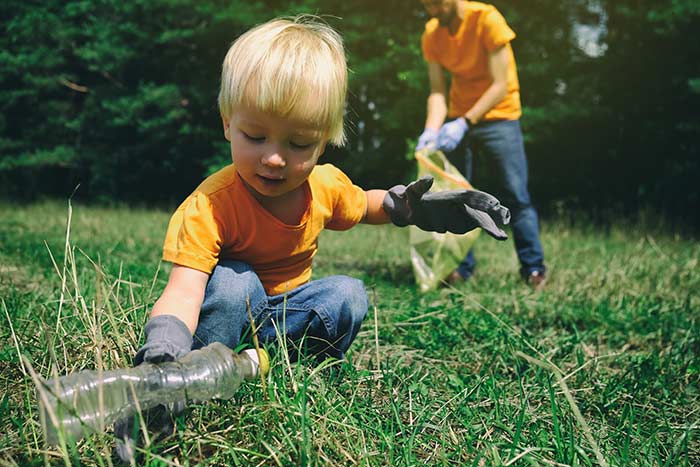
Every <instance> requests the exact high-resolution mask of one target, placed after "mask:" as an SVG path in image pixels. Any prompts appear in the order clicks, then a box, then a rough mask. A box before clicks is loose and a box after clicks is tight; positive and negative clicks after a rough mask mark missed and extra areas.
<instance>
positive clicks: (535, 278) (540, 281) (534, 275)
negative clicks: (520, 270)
mask: <svg viewBox="0 0 700 467" xmlns="http://www.w3.org/2000/svg"><path fill="white" fill-rule="evenodd" d="M525 280H526V281H527V285H529V286H530V287H532V289H533V290H542V289H543V288H544V285H545V284H546V283H547V276H546V275H545V273H544V272H543V271H532V272H531V273H530V275H528V276H527V279H525Z"/></svg>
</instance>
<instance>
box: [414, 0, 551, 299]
mask: <svg viewBox="0 0 700 467" xmlns="http://www.w3.org/2000/svg"><path fill="white" fill-rule="evenodd" d="M421 2H422V4H423V7H424V8H425V10H426V11H427V13H428V15H429V16H430V20H429V21H428V22H427V23H426V25H425V31H424V32H423V37H422V49H423V57H424V59H425V61H426V62H427V64H428V75H429V78H430V95H429V97H428V105H427V107H428V109H427V118H426V122H425V130H424V131H423V133H422V134H421V135H420V137H419V139H418V146H417V149H421V148H423V147H426V146H430V145H432V146H434V147H436V148H437V149H440V150H442V151H444V152H445V154H446V155H447V157H448V158H449V159H450V160H451V161H452V162H453V163H455V165H456V166H457V167H462V168H463V170H464V175H465V176H466V177H467V179H469V180H470V181H471V179H472V160H473V158H474V157H478V158H479V159H480V160H482V162H488V163H491V164H495V165H496V167H497V172H498V174H499V177H498V179H499V182H500V183H499V185H500V186H499V187H498V188H497V189H498V191H497V192H496V193H495V194H496V196H498V197H499V199H500V200H501V201H502V202H503V204H504V205H505V206H508V207H509V208H510V209H511V213H512V220H511V225H512V227H513V237H514V241H515V250H516V252H517V255H518V259H519V261H520V274H521V276H522V277H523V279H524V280H525V281H526V282H527V283H528V284H530V285H531V286H532V287H534V288H536V289H539V288H541V287H543V286H544V283H545V280H546V275H545V274H546V268H545V265H544V253H543V251H542V245H541V243H540V239H539V226H538V219H537V212H536V211H535V208H534V207H533V205H532V203H531V201H530V194H529V192H528V188H527V177H528V174H527V159H526V156H525V148H524V144H523V136H522V130H521V128H520V121H519V118H520V116H521V105H520V86H519V83H518V75H517V69H516V65H515V58H514V55H513V50H512V48H511V45H510V42H511V41H512V40H513V39H514V38H515V33H514V32H513V30H512V29H511V28H510V27H509V26H508V24H507V23H506V21H505V19H504V18H503V16H502V15H501V14H500V13H499V12H498V10H497V9H496V8H495V7H494V6H492V5H487V4H485V3H480V2H471V1H464V0H421ZM445 72H449V73H450V75H451V82H450V86H449V106H448V100H447V98H446V96H447V84H446V79H445ZM475 266H476V260H475V258H474V252H473V251H470V252H469V253H468V254H467V256H466V257H465V258H464V260H463V261H462V263H461V264H460V265H459V267H458V268H457V269H456V270H455V271H454V272H453V273H452V274H451V275H450V276H449V277H448V281H449V282H452V283H454V282H459V281H464V280H467V279H469V278H470V277H471V275H472V274H473V272H474V267H475Z"/></svg>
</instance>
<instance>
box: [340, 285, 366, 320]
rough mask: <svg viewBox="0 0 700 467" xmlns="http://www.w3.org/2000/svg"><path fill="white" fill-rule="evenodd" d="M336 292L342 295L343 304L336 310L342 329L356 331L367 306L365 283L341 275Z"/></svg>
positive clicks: (363, 317)
mask: <svg viewBox="0 0 700 467" xmlns="http://www.w3.org/2000/svg"><path fill="white" fill-rule="evenodd" d="M337 292H338V294H339V295H340V296H342V297H343V304H342V306H341V307H340V310H338V311H339V312H340V314H341V316H339V321H340V325H341V327H342V328H345V329H343V331H347V330H352V331H354V332H357V330H358V329H359V327H360V324H361V323H362V321H363V320H364V319H365V316H367V309H368V308H369V303H368V301H367V291H366V290H365V284H364V283H363V282H362V281H361V280H358V279H353V278H351V277H343V280H342V281H341V282H340V284H339V287H338V290H337Z"/></svg>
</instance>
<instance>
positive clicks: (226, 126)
mask: <svg viewBox="0 0 700 467" xmlns="http://www.w3.org/2000/svg"><path fill="white" fill-rule="evenodd" d="M221 122H222V123H223V124H224V138H226V141H231V129H230V128H231V126H230V123H231V122H230V121H229V120H228V119H227V118H226V117H224V116H223V115H222V116H221Z"/></svg>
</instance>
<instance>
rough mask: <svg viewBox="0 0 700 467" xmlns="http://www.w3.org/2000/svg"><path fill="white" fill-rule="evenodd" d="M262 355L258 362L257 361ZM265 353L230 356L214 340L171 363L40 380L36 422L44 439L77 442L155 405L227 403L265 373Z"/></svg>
mask: <svg viewBox="0 0 700 467" xmlns="http://www.w3.org/2000/svg"><path fill="white" fill-rule="evenodd" d="M258 355H260V359H258ZM268 370H269V360H268V356H267V353H265V351H264V350H261V351H260V354H258V353H257V352H256V351H255V350H254V349H251V350H245V351H243V352H241V353H240V354H234V353H233V352H232V351H231V350H230V349H229V348H228V347H226V346H225V345H224V344H221V343H218V342H215V343H213V344H210V345H208V346H206V347H204V348H202V349H199V350H194V351H192V352H190V353H189V354H187V355H185V356H184V357H182V358H181V359H180V360H177V361H174V362H165V363H159V364H150V363H143V364H141V365H139V366H136V367H134V368H128V369H120V370H113V371H101V372H98V371H93V370H87V371H81V372H79V373H73V374H70V375H67V376H63V377H60V378H55V379H49V380H43V381H40V383H39V385H38V387H37V393H38V394H37V396H38V399H39V407H40V418H41V423H42V426H43V427H44V434H45V436H46V441H47V442H48V443H49V444H58V442H59V430H60V431H62V432H63V435H64V439H67V438H71V437H72V438H73V440H74V441H77V440H79V439H81V438H82V437H83V436H85V435H86V434H89V433H91V432H101V431H104V429H105V427H108V426H111V425H112V424H113V423H114V422H115V421H117V420H119V419H121V418H123V417H130V416H133V415H134V414H135V413H136V412H138V411H141V412H143V411H145V410H147V409H149V408H152V407H155V406H157V405H159V404H169V403H174V402H178V401H184V400H198V401H204V400H209V399H214V398H217V399H230V398H232V397H233V395H234V394H235V392H236V390H237V389H238V387H239V386H240V384H241V383H242V382H243V381H244V380H251V379H255V378H256V377H257V376H258V375H259V374H260V373H262V374H263V375H265V374H267V372H268Z"/></svg>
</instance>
